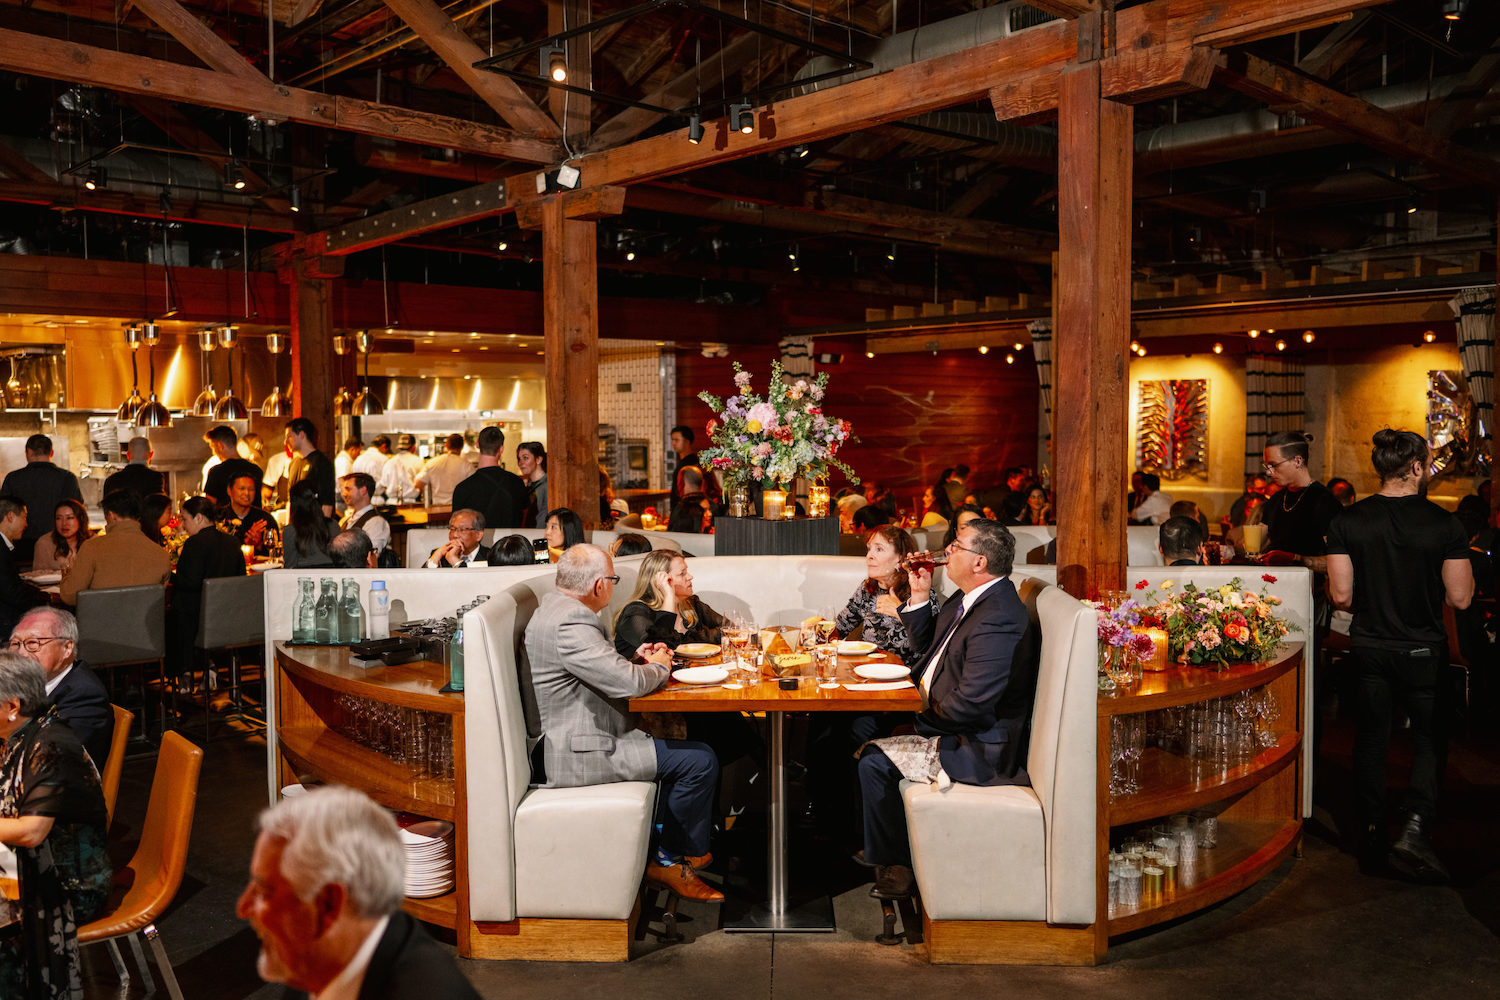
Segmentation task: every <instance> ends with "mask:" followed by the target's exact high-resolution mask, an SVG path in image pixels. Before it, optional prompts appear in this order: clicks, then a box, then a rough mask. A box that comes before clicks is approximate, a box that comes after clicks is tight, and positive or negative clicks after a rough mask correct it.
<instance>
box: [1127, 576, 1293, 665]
mask: <svg viewBox="0 0 1500 1000" xmlns="http://www.w3.org/2000/svg"><path fill="white" fill-rule="evenodd" d="M1261 579H1262V580H1263V581H1265V583H1267V584H1269V583H1275V582H1276V578H1275V577H1274V576H1271V575H1270V574H1269V573H1268V574H1264V575H1263V576H1262V577H1261ZM1147 586H1148V584H1147V583H1146V581H1145V580H1141V581H1139V582H1138V583H1137V584H1136V585H1135V589H1136V590H1138V591H1144V590H1146V587H1147ZM1175 586H1176V585H1175V583H1174V582H1173V581H1172V580H1163V581H1162V582H1161V584H1160V587H1161V591H1162V594H1161V596H1160V597H1158V596H1157V594H1156V592H1155V591H1148V592H1147V593H1146V594H1145V595H1143V599H1142V601H1141V605H1140V606H1141V623H1142V624H1145V625H1154V626H1157V627H1159V628H1165V629H1166V630H1167V651H1168V655H1169V657H1170V658H1171V660H1172V661H1173V662H1175V663H1190V664H1193V665H1195V666H1200V667H1212V668H1215V669H1221V668H1223V667H1227V666H1229V665H1230V664H1232V663H1260V662H1263V661H1265V660H1269V659H1270V658H1271V655H1272V652H1273V651H1274V650H1275V649H1276V646H1277V644H1278V643H1280V642H1281V640H1282V638H1283V637H1284V636H1285V635H1286V634H1287V633H1288V632H1294V631H1300V629H1299V628H1298V626H1296V625H1293V624H1292V623H1291V622H1289V621H1287V620H1286V619H1285V618H1283V617H1281V616H1279V615H1277V614H1276V613H1275V610H1274V609H1275V608H1276V607H1278V606H1279V605H1280V604H1281V598H1279V597H1277V596H1275V595H1274V594H1268V593H1266V588H1265V586H1264V584H1263V585H1262V586H1261V589H1260V593H1258V594H1256V593H1252V592H1251V591H1249V590H1246V589H1245V588H1244V585H1243V584H1242V582H1241V581H1240V578H1239V577H1235V578H1234V579H1233V580H1230V581H1229V582H1228V583H1226V584H1224V585H1223V586H1221V587H1217V588H1211V589H1208V590H1199V589H1198V588H1197V587H1196V586H1194V585H1193V584H1191V583H1188V584H1185V585H1184V586H1183V587H1182V588H1181V589H1180V590H1175V591H1174V588H1175ZM1127 603H1128V602H1127Z"/></svg>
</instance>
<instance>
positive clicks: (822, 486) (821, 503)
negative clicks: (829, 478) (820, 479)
mask: <svg viewBox="0 0 1500 1000" xmlns="http://www.w3.org/2000/svg"><path fill="white" fill-rule="evenodd" d="M828 511H829V503H828V484H827V483H814V484H812V485H811V486H809V487H808V488H807V516H808V517H827V516H828Z"/></svg>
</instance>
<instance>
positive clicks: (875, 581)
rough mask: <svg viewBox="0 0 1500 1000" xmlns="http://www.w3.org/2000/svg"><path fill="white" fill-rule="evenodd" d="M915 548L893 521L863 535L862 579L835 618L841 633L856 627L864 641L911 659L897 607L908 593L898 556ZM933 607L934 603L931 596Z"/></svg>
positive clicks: (905, 555) (906, 582) (908, 638)
mask: <svg viewBox="0 0 1500 1000" xmlns="http://www.w3.org/2000/svg"><path fill="white" fill-rule="evenodd" d="M915 551H917V544H916V542H914V541H912V537H911V535H909V534H907V533H906V531H904V530H903V529H901V528H898V527H896V526H895V525H894V524H883V525H881V526H880V527H878V528H876V529H875V530H874V531H872V532H870V533H869V535H867V536H866V537H865V572H866V573H867V574H868V575H867V576H866V577H865V580H864V582H863V583H861V584H860V585H859V586H858V587H856V588H854V596H853V597H850V598H849V603H848V604H846V605H844V610H842V611H840V612H839V613H838V617H836V618H835V619H834V625H835V627H837V629H838V631H839V634H840V635H848V634H849V633H851V632H853V631H854V630H855V629H856V628H861V627H862V628H863V630H862V632H861V633H860V634H861V635H862V636H863V637H864V639H865V641H866V642H873V643H874V644H875V645H876V646H878V647H880V648H881V649H883V650H885V651H886V652H888V653H895V654H896V655H897V656H899V657H901V658H902V659H903V660H906V661H908V662H911V661H912V659H913V657H914V656H915V650H913V649H912V648H911V637H910V636H908V635H907V634H906V626H905V625H903V624H902V623H901V617H900V615H899V614H898V613H897V612H898V609H899V608H900V607H901V606H902V605H903V604H905V603H906V599H907V598H908V597H910V596H911V586H910V584H909V582H908V578H907V574H906V567H905V566H903V565H901V560H902V559H904V558H906V557H907V556H909V555H911V554H912V553H913V552H915ZM933 604H934V608H935V607H936V604H937V599H936V597H934V598H933Z"/></svg>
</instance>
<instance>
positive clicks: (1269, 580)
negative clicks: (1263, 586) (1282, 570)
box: [1260, 573, 1276, 583]
mask: <svg viewBox="0 0 1500 1000" xmlns="http://www.w3.org/2000/svg"><path fill="white" fill-rule="evenodd" d="M1260 578H1261V579H1262V580H1264V581H1266V582H1267V583H1275V582H1276V578H1275V577H1274V576H1272V575H1271V574H1270V573H1262V574H1261V575H1260Z"/></svg>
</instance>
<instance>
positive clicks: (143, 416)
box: [135, 322, 172, 427]
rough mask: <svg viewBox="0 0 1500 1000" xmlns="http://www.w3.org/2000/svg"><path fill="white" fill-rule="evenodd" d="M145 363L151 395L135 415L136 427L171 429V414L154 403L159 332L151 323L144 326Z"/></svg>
mask: <svg viewBox="0 0 1500 1000" xmlns="http://www.w3.org/2000/svg"><path fill="white" fill-rule="evenodd" d="M145 339H146V344H147V347H146V363H147V365H148V368H149V370H150V374H151V381H150V386H151V395H150V396H149V397H147V399H146V405H145V406H142V407H141V408H140V411H139V412H137V413H136V415H135V425H136V426H137V427H171V426H172V414H171V413H170V412H168V410H167V408H166V407H165V406H163V405H161V404H160V403H158V402H157V401H156V342H157V341H159V340H161V330H160V329H159V328H158V327H157V325H156V324H155V323H153V322H148V323H147V324H146V336H145Z"/></svg>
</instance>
